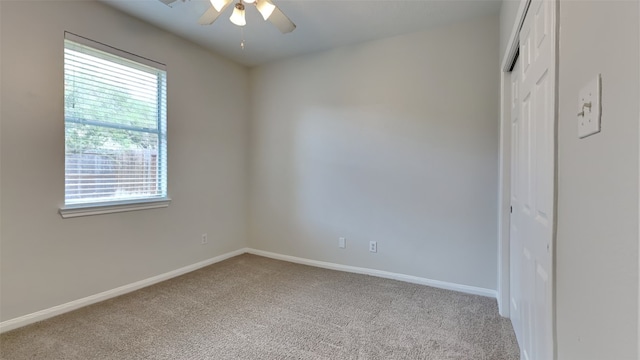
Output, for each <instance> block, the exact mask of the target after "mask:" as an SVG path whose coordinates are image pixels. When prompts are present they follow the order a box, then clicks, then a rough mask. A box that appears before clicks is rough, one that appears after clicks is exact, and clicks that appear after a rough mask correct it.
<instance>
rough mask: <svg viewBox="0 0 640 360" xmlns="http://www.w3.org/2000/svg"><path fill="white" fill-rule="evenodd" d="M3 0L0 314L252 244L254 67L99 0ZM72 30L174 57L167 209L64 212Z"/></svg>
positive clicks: (16, 313)
mask: <svg viewBox="0 0 640 360" xmlns="http://www.w3.org/2000/svg"><path fill="white" fill-rule="evenodd" d="M0 8H1V9H2V10H1V13H2V18H1V27H2V30H1V33H2V38H1V48H0V53H1V63H2V67H1V72H0V74H1V76H2V84H1V93H0V95H1V99H2V100H1V101H2V104H1V110H0V119H1V125H0V129H2V130H1V134H2V138H1V142H0V151H1V152H0V158H1V161H2V174H1V177H0V178H1V184H2V185H1V193H2V202H1V211H2V218H1V223H0V235H1V243H0V248H1V251H2V252H1V269H0V270H1V277H0V287H1V288H2V295H1V298H0V303H1V308H0V313H1V318H0V320H7V319H12V318H15V317H18V316H21V315H25V314H28V313H32V312H35V311H38V310H42V309H45V308H49V307H52V306H55V305H60V304H63V303H65V302H68V301H71V300H76V299H79V298H82V297H85V296H88V295H93V294H96V293H99V292H101V291H105V290H110V289H113V288H116V287H118V286H122V285H125V284H129V283H132V282H135V281H138V280H142V279H146V278H149V277H151V276H155V275H158V274H161V273H164V272H168V271H171V270H174V269H177V268H180V267H183V266H186V265H191V264H194V263H196V262H199V261H202V260H205V259H209V258H212V257H214V256H216V255H219V254H222V253H226V252H229V251H232V250H236V249H239V248H243V247H244V246H245V245H246V242H245V241H246V234H245V232H246V196H245V194H246V187H247V185H246V179H247V162H246V160H245V159H246V149H247V139H248V136H247V119H248V112H247V110H246V109H245V107H244V106H243V105H244V102H243V101H242V96H244V94H246V93H247V92H248V90H249V89H248V70H247V69H245V68H243V67H241V66H238V65H235V64H233V63H231V62H229V61H227V60H224V59H222V58H220V57H218V56H215V55H213V54H211V53H210V52H207V51H205V50H203V49H201V48H199V47H197V46H195V45H192V44H191V43H189V42H186V41H184V40H182V39H180V38H177V37H176V36H174V35H170V34H169V33H166V32H164V31H161V30H158V29H156V28H154V27H152V26H150V25H147V24H145V23H142V22H140V21H138V20H135V19H133V18H131V17H128V16H126V15H123V14H122V13H119V12H117V11H115V10H113V9H111V8H109V7H107V6H105V5H103V4H100V3H97V2H79V1H69V2H64V1H17V2H7V1H2V2H0ZM65 30H68V31H71V32H74V33H76V34H79V35H82V36H86V37H89V38H92V39H94V40H96V41H100V42H104V43H107V44H110V45H112V46H115V47H118V48H121V49H123V50H127V51H130V52H134V53H136V54H139V55H141V56H145V57H148V58H151V59H154V60H157V61H160V62H163V63H166V64H167V68H168V76H167V78H168V100H167V101H168V128H169V135H168V147H169V159H168V161H169V165H168V166H169V168H168V171H169V196H170V197H172V198H173V202H172V204H171V205H170V206H169V207H168V208H166V209H158V210H145V211H137V212H129V213H117V214H110V215H101V216H93V217H84V218H76V219H64V220H63V219H62V218H61V217H60V215H58V213H57V211H58V207H59V206H61V205H62V204H63V203H64V118H63V89H64V84H63V71H62V68H63V39H64V31H65ZM205 232H206V233H208V235H209V244H208V245H206V246H202V245H200V234H202V233H205Z"/></svg>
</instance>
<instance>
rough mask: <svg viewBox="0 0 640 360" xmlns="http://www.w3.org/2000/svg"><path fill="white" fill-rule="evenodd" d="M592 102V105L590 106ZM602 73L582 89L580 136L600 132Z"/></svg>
mask: <svg viewBox="0 0 640 360" xmlns="http://www.w3.org/2000/svg"><path fill="white" fill-rule="evenodd" d="M588 104H591V107H589V106H588ZM600 114H601V109H600V74H598V76H596V77H595V78H594V79H593V80H591V81H589V83H588V84H587V85H586V86H585V87H583V88H582V89H581V90H580V98H579V99H578V137H579V138H580V139H582V138H586V137H587V136H589V135H593V134H596V133H599V132H600Z"/></svg>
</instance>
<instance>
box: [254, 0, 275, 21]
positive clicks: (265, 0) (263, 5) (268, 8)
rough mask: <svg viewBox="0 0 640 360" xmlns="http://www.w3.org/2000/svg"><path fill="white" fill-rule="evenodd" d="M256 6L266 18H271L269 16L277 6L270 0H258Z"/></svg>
mask: <svg viewBox="0 0 640 360" xmlns="http://www.w3.org/2000/svg"><path fill="white" fill-rule="evenodd" d="M256 7H257V8H258V11H260V14H262V17H263V18H264V19H265V20H267V19H269V16H271V14H272V13H273V10H275V8H276V6H275V5H273V4H272V3H271V1H269V0H257V2H256Z"/></svg>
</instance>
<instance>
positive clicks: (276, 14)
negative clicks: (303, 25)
mask: <svg viewBox="0 0 640 360" xmlns="http://www.w3.org/2000/svg"><path fill="white" fill-rule="evenodd" d="M269 21H271V23H272V24H273V25H275V26H276V27H277V28H278V30H280V31H281V32H282V33H283V34H286V33H290V32H292V31H293V30H295V29H296V24H294V23H293V22H292V21H291V20H289V18H288V17H287V15H285V14H284V13H283V12H282V11H281V10H280V9H279V8H278V7H277V6H276V8H275V9H273V13H271V16H269Z"/></svg>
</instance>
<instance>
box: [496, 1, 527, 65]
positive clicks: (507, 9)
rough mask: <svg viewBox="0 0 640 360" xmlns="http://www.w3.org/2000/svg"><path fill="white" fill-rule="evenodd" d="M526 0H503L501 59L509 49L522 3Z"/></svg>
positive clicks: (501, 10) (501, 11)
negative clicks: (508, 44)
mask: <svg viewBox="0 0 640 360" xmlns="http://www.w3.org/2000/svg"><path fill="white" fill-rule="evenodd" d="M524 1H525V0H503V1H502V6H501V7H500V61H502V56H503V55H504V52H505V50H506V49H507V43H508V42H509V36H511V31H512V30H513V26H514V24H515V22H516V15H517V13H518V8H519V7H520V4H521V3H522V2H524Z"/></svg>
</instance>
